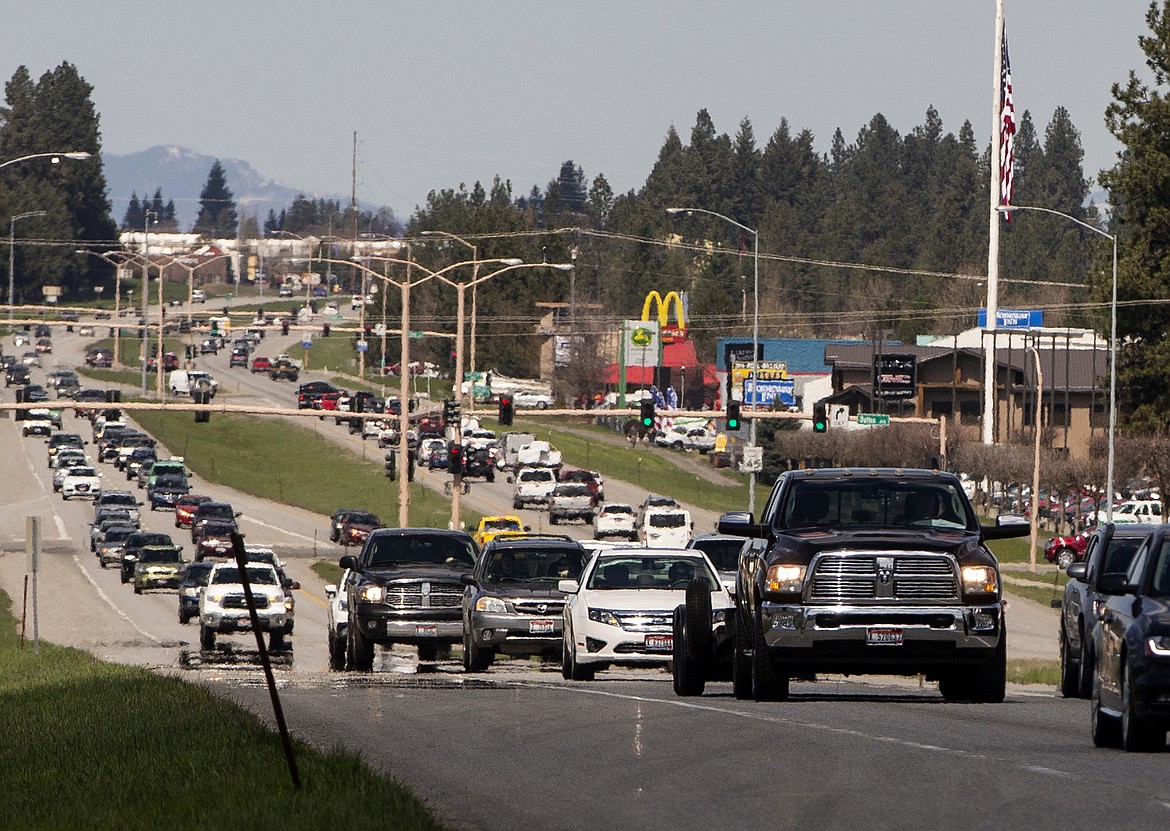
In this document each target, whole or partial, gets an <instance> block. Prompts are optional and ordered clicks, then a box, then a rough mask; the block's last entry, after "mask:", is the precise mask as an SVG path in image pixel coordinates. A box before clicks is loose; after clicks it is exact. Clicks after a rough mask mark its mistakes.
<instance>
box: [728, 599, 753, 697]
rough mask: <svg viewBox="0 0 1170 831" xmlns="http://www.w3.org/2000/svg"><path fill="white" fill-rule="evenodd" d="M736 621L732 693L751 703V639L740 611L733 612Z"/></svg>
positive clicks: (732, 664) (733, 610) (732, 659)
mask: <svg viewBox="0 0 1170 831" xmlns="http://www.w3.org/2000/svg"><path fill="white" fill-rule="evenodd" d="M731 614H732V617H733V618H734V619H735V634H734V637H735V640H734V641H733V643H732V650H731V693H732V695H734V696H735V697H736V699H738V700H739V701H750V700H751V697H752V659H751V656H749V655H748V646H749V644H748V639H749V638H750V637H751V635H750V633H749V632H748V628H747V626H745V625H744V623H743V617H742V616H741V615H740V613H739V610H738V609H732V610H731Z"/></svg>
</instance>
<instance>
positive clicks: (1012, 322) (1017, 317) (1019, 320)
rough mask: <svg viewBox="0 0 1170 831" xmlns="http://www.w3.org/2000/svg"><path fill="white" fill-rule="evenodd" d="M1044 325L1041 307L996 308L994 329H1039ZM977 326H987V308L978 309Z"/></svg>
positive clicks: (981, 327) (984, 327) (983, 327)
mask: <svg viewBox="0 0 1170 831" xmlns="http://www.w3.org/2000/svg"><path fill="white" fill-rule="evenodd" d="M1043 325H1044V312H1043V311H1042V310H1041V309H996V310H995V328H996V329H1039V328H1041V327H1042V326H1043ZM979 328H980V329H986V328H987V309H980V310H979Z"/></svg>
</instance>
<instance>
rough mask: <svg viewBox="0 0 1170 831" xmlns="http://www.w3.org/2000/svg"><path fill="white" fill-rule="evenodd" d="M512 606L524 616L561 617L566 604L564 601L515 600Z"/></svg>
mask: <svg viewBox="0 0 1170 831" xmlns="http://www.w3.org/2000/svg"><path fill="white" fill-rule="evenodd" d="M512 606H513V607H514V608H515V609H516V611H517V612H519V613H520V614H522V615H554V616H559V615H560V614H561V612H562V611H564V608H565V603H564V601H563V600H514V601H512ZM541 607H543V610H542V609H541Z"/></svg>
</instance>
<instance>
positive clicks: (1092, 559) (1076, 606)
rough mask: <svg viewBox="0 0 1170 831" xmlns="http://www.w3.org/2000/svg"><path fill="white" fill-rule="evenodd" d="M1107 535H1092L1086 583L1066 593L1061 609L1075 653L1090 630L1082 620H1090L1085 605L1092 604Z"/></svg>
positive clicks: (1087, 555) (1086, 565)
mask: <svg viewBox="0 0 1170 831" xmlns="http://www.w3.org/2000/svg"><path fill="white" fill-rule="evenodd" d="M1105 535H1106V534H1105V532H1102V533H1100V534H1094V535H1093V536H1092V537H1090V539H1089V546H1088V548H1086V549H1085V579H1084V585H1082V586H1081V588H1080V591H1070V592H1068V593H1067V594H1066V596H1065V599H1064V604H1063V607H1062V610H1061V613H1062V614H1063V615H1064V631H1065V633H1066V636H1067V637H1068V643H1069V646H1070V647H1071V648H1072V651H1073V654H1074V655H1076V654H1080V652H1081V650H1082V645H1081V640H1082V638H1083V637H1084V636H1085V633H1086V631H1088V630H1087V627H1086V626H1084V625H1082V621H1085V620H1088V618H1086V617H1085V615H1086V614H1092V611H1091V610H1090V611H1089V612H1086V611H1085V607H1087V606H1090V604H1091V600H1090V597H1089V595H1090V593H1091V586H1092V585H1093V584H1095V583H1096V572H1097V571H1099V569H1100V562H1101V560H1102V554H1101V552H1103V551H1104V550H1105V548H1106V545H1105V543H1104V542H1103V539H1104V537H1105Z"/></svg>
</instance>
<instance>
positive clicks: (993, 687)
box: [938, 631, 1007, 704]
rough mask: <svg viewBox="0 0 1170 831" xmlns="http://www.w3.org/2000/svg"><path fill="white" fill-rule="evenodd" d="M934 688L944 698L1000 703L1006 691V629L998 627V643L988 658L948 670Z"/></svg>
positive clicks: (979, 702)
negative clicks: (982, 661) (972, 664)
mask: <svg viewBox="0 0 1170 831" xmlns="http://www.w3.org/2000/svg"><path fill="white" fill-rule="evenodd" d="M938 691H939V692H940V693H942V696H943V698H945V699H946V700H947V701H965V702H971V703H974V704H999V703H1001V702H1002V701H1003V700H1004V697H1005V696H1006V694H1007V632H1006V631H1001V634H1000V637H999V645H998V646H997V647H996V648H995V653H994V654H993V655H992V657H991V659H990V660H989V661H987V662H986V663H984V664H979V665H976V666H973V667H960V668H956V669H954V670H952V671H951V672H948V673H947V674H946V675H944V676H943V677H942V678H940V679H939V681H938Z"/></svg>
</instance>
